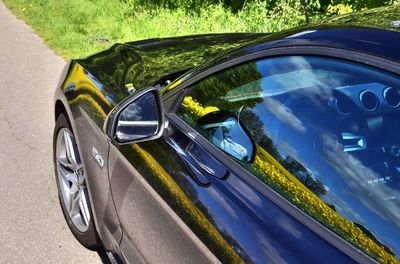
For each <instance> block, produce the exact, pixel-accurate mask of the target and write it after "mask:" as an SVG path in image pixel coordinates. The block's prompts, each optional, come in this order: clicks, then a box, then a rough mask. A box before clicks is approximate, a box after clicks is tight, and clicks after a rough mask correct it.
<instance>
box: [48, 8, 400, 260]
mask: <svg viewBox="0 0 400 264" xmlns="http://www.w3.org/2000/svg"><path fill="white" fill-rule="evenodd" d="M398 11H399V8H398V7H396V8H393V10H391V11H390V12H391V13H390V14H391V15H392V17H390V16H389V15H387V16H385V19H386V20H385V21H389V22H388V23H387V24H382V22H381V17H380V13H379V12H377V13H375V14H373V15H375V17H374V16H373V15H370V19H369V20H368V21H369V24H370V25H368V26H369V27H371V28H359V27H347V26H348V25H355V26H358V25H360V22H357V21H361V20H363V19H364V16H363V15H362V16H358V15H355V16H354V17H351V16H350V17H349V16H346V17H344V18H342V20H340V19H337V20H334V21H333V22H332V24H334V26H332V25H331V26H329V25H328V26H327V25H324V26H320V25H316V26H311V27H309V28H301V29H296V30H291V31H287V32H283V33H277V34H271V35H268V34H220V35H202V36H188V37H180V38H170V39H154V40H147V41H140V42H132V43H126V44H117V45H114V46H113V47H111V48H110V49H109V50H107V51H104V52H102V53H99V54H96V55H93V56H91V57H89V58H87V59H84V60H75V61H73V62H72V63H71V65H70V66H69V69H68V71H67V72H66V76H65V78H64V81H63V82H62V84H61V87H60V89H57V91H56V95H55V105H56V113H55V114H56V117H57V115H58V114H59V113H60V112H64V111H65V112H66V113H67V114H68V116H69V119H70V122H71V125H72V128H73V130H74V132H75V134H76V138H77V141H78V145H79V150H80V153H81V155H82V159H83V165H84V168H85V171H86V172H87V175H89V176H88V183H87V184H88V188H89V191H90V198H91V201H92V209H93V214H94V219H95V223H96V227H97V231H98V232H99V235H100V237H101V239H102V241H103V243H104V246H105V248H106V249H107V250H109V251H112V252H115V253H117V254H119V255H121V256H122V257H123V258H124V259H125V260H126V261H129V262H132V263H136V262H142V261H150V262H157V261H159V260H161V259H162V260H169V261H175V262H189V261H190V262H198V263H201V262H210V261H212V260H214V261H215V260H216V259H215V256H216V257H217V258H218V259H219V260H220V261H222V262H229V263H230V262H239V261H241V260H242V261H245V262H248V263H252V262H254V263H265V262H302V263H351V262H353V261H354V259H352V258H351V256H352V257H354V258H356V259H357V258H358V257H357V256H358V254H360V252H356V251H357V250H356V249H354V250H355V252H356V253H354V255H351V254H349V253H348V252H347V254H348V255H346V254H344V253H343V252H342V251H341V250H339V249H338V248H337V246H336V245H335V244H334V243H330V242H327V241H326V240H325V239H322V238H321V237H320V236H319V235H317V234H316V233H315V232H313V231H311V230H310V229H309V228H308V227H306V226H305V225H304V224H303V223H302V222H301V221H299V220H298V219H295V218H294V217H293V216H292V215H291V214H289V213H288V212H287V211H285V209H283V208H282V206H278V205H277V204H276V203H275V202H273V201H271V200H270V199H268V198H267V196H266V195H264V194H263V193H262V192H260V191H259V190H258V189H257V188H254V182H249V181H248V180H247V178H246V177H243V176H242V175H241V173H240V172H238V171H237V170H235V167H232V166H231V165H230V164H226V163H225V162H224V161H225V160H224V159H223V158H221V157H218V156H214V155H213V154H210V153H207V154H206V155H208V156H209V157H207V158H203V159H204V162H209V164H208V165H210V164H211V165H210V166H215V167H217V171H218V173H217V175H210V174H209V173H207V171H204V169H203V168H202V167H201V166H200V165H201V164H200V165H199V163H198V162H197V163H196V162H195V161H194V160H193V153H192V156H191V155H190V153H186V155H187V156H185V157H183V156H182V153H179V152H177V150H179V148H181V149H186V150H189V152H190V151H192V152H194V150H196V149H195V148H193V144H195V146H196V144H200V145H199V146H200V148H201V143H199V141H198V139H197V138H193V137H191V136H188V134H187V133H185V132H187V130H188V128H187V127H186V128H185V127H184V126H182V124H181V123H180V122H179V121H177V120H176V118H177V117H176V116H175V117H174V115H173V113H170V114H168V120H169V126H168V128H167V130H166V131H165V132H164V135H163V137H162V138H160V139H157V140H154V141H149V142H143V143H138V144H134V145H126V146H114V145H112V144H111V143H110V142H109V140H108V139H107V136H106V135H105V134H104V133H103V125H104V122H105V120H106V116H107V115H108V114H109V113H110V112H111V110H112V109H113V108H114V107H115V106H116V105H117V104H118V103H120V102H122V101H123V100H125V99H126V98H127V97H129V96H131V94H132V93H134V92H133V91H137V90H141V89H144V88H146V87H150V86H157V87H159V88H160V89H161V88H164V87H166V88H165V89H164V90H163V92H164V99H168V101H166V102H165V104H166V105H167V106H171V107H166V108H167V110H168V109H170V110H172V111H173V109H174V108H173V107H172V106H173V105H174V102H175V100H178V99H179V93H178V94H176V92H175V91H176V90H177V89H174V88H172V87H179V85H180V83H185V82H186V81H187V80H190V79H191V78H195V77H196V76H198V75H199V74H202V73H204V72H206V71H207V70H208V69H211V68H213V67H216V66H217V65H220V64H226V66H229V61H231V60H233V59H237V58H240V57H242V56H244V55H249V54H256V53H257V52H260V51H264V50H268V49H271V48H281V47H299V46H300V47H302V46H307V47H310V46H313V47H329V48H333V49H337V51H338V53H340V50H350V51H357V52H361V53H366V54H370V55H373V56H377V57H380V58H385V59H390V60H393V61H398V62H399V61H400V54H399V52H398V51H397V50H398V47H400V36H399V33H397V32H395V31H396V30H398V28H397V27H395V26H393V25H395V23H392V22H390V21H396V19H399V18H398V17H396V16H397V14H398V13H399V12H398ZM346 19H347V20H346ZM349 20H350V22H349ZM342 21H344V22H342ZM374 21H375V23H373V22H374ZM342 23H347V24H346V25H347V26H346V27H344V26H340V25H341V24H342ZM376 28H381V29H376ZM223 53H224V54H225V55H221V54H223ZM196 66H199V67H197V68H195V67H196ZM193 68H194V69H193ZM185 73H186V74H185ZM182 74H184V75H183V77H181V78H178V77H179V76H180V75H182ZM175 79H176V81H175V82H173V83H172V84H171V85H169V86H168V83H169V82H168V80H171V81H173V80H175ZM132 87H133V89H132ZM178 89H179V88H178ZM94 146H95V147H96V149H97V150H98V151H99V153H100V154H101V155H102V156H103V157H104V158H105V161H106V162H105V166H104V167H103V168H100V167H99V166H98V165H97V164H96V163H95V161H94V160H93V158H92V153H91V151H92V148H93V147H94ZM188 146H189V148H187V147H188ZM190 146H192V147H190ZM198 151H199V150H198V149H197V152H198ZM201 151H204V150H201ZM217 153H218V152H217ZM184 154H185V153H184ZM106 157H107V158H106ZM199 159H200V161H201V160H202V158H199ZM210 160H211V162H210ZM200 163H201V162H200ZM149 190H150V191H149ZM151 190H153V192H152V191H151ZM154 191H155V192H154ZM160 198H161V200H163V201H160ZM171 209H172V210H171ZM185 228H186V229H185ZM193 234H194V235H195V236H194V237H193ZM335 239H336V238H335ZM361 254H362V253H361ZM349 255H350V256H349ZM364 260H369V261H371V259H368V257H365V258H364Z"/></svg>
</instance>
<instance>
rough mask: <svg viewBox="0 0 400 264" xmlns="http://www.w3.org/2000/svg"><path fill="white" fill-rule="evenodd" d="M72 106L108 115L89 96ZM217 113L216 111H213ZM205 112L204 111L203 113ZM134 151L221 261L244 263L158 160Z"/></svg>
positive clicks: (133, 147)
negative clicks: (84, 105) (216, 250)
mask: <svg viewBox="0 0 400 264" xmlns="http://www.w3.org/2000/svg"><path fill="white" fill-rule="evenodd" d="M69 103H70V104H82V103H88V104H90V106H91V107H92V108H93V109H95V110H96V114H98V115H100V117H101V118H102V119H103V120H104V119H105V118H106V113H105V112H104V110H103V109H102V108H101V107H100V105H99V104H98V103H97V102H96V101H95V100H93V98H92V97H91V96H89V95H87V94H80V95H78V96H77V97H76V98H75V99H73V100H70V101H69ZM213 111H215V110H213ZM203 112H204V111H203ZM132 150H133V152H134V153H136V154H138V155H139V156H140V157H141V158H142V159H143V160H144V161H145V162H144V164H145V166H147V167H148V168H149V169H150V170H151V171H152V173H153V174H154V176H155V177H157V180H158V182H159V183H160V184H162V185H163V186H164V189H166V190H169V192H170V194H171V195H172V196H173V199H174V202H176V203H177V204H178V205H179V207H181V208H182V209H183V210H184V211H185V213H186V214H187V215H189V217H190V218H192V219H194V222H195V223H197V224H198V226H197V228H198V229H199V230H200V232H202V234H203V235H205V236H207V237H208V238H209V239H210V240H211V241H213V243H214V244H213V246H214V249H216V248H218V249H219V250H221V251H222V252H223V253H224V256H217V257H223V258H224V259H221V260H222V261H224V262H228V263H238V264H239V263H243V261H242V259H241V258H240V257H239V256H238V255H237V254H236V252H235V251H234V250H233V249H232V247H231V246H230V245H229V244H228V243H227V242H226V240H225V239H224V237H223V236H221V234H220V233H219V232H218V230H217V229H215V227H214V226H213V224H212V223H211V222H210V221H209V220H208V219H207V217H205V216H204V214H203V213H202V212H201V211H200V210H199V209H198V208H197V207H196V206H195V205H194V204H193V203H192V201H191V200H190V199H189V198H188V197H187V195H186V194H185V193H184V192H183V191H182V189H181V188H180V187H179V186H178V185H177V184H176V183H175V181H174V180H173V179H172V178H171V176H170V175H169V174H168V173H167V172H166V171H165V170H164V168H163V167H162V166H161V165H160V164H159V163H158V162H157V160H156V159H154V158H153V156H151V154H150V153H148V152H147V151H145V150H144V149H142V148H140V147H139V146H138V145H136V144H133V145H132Z"/></svg>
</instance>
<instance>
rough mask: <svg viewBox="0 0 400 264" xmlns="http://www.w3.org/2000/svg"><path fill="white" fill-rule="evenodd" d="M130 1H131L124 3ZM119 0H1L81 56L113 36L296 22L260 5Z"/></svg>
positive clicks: (261, 28)
mask: <svg viewBox="0 0 400 264" xmlns="http://www.w3.org/2000/svg"><path fill="white" fill-rule="evenodd" d="M127 2H131V4H129V3H127ZM132 2H133V1H123V0H96V1H90V0H68V1H65V0H46V1H44V0H4V3H5V4H6V5H7V6H8V7H9V8H10V9H11V10H12V11H13V12H14V13H15V14H16V15H17V16H18V17H20V18H22V19H24V20H25V21H27V23H28V24H30V25H31V26H32V27H33V28H34V29H35V30H36V31H37V32H38V33H39V35H41V36H42V37H43V38H44V39H45V41H46V43H47V45H49V46H50V47H51V48H53V49H54V50H55V51H56V52H57V53H58V54H60V55H61V56H63V57H64V58H72V57H74V58H77V57H84V56H87V55H89V54H91V53H94V52H97V51H100V50H104V49H105V48H107V47H109V46H110V45H111V44H112V43H115V42H127V41H132V40H138V39H146V38H154V37H166V36H177V35H189V34H197V33H210V32H239V31H241V32H270V31H277V30H281V29H283V28H288V27H292V26H296V25H297V24H298V23H299V21H300V20H299V19H298V18H295V19H293V17H296V16H288V17H286V18H284V19H282V17H281V16H279V17H278V16H277V17H276V18H274V19H271V18H267V17H266V16H265V9H262V6H261V5H259V6H258V7H257V6H253V7H252V8H248V9H245V10H243V11H240V12H239V13H238V14H233V13H232V12H230V11H228V10H226V9H225V8H223V7H222V5H216V6H210V7H207V8H203V9H201V13H200V15H198V14H196V13H188V12H186V11H185V10H183V9H177V10H167V9H162V8H159V9H156V10H152V11H143V10H142V11H133V10H134V8H136V10H139V9H140V8H139V7H137V6H136V7H134V6H133V4H132Z"/></svg>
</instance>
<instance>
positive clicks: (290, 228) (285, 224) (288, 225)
mask: <svg viewBox="0 0 400 264" xmlns="http://www.w3.org/2000/svg"><path fill="white" fill-rule="evenodd" d="M278 223H279V225H280V226H281V227H282V228H283V229H285V230H286V231H287V232H288V233H289V234H291V235H292V236H294V237H296V238H297V239H301V238H302V235H301V232H300V231H299V230H298V229H296V227H295V226H294V225H293V223H292V222H290V221H289V220H288V218H286V217H280V218H279V219H278Z"/></svg>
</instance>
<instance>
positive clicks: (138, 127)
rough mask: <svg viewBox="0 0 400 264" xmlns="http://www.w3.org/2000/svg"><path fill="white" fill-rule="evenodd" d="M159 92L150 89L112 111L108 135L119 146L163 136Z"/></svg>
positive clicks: (162, 115) (108, 121) (107, 126)
mask: <svg viewBox="0 0 400 264" xmlns="http://www.w3.org/2000/svg"><path fill="white" fill-rule="evenodd" d="M163 117H164V114H163V111H162V106H161V101H160V95H159V93H158V90H156V89H154V88H149V89H146V90H143V91H141V92H139V93H138V94H136V95H135V96H133V97H131V98H129V99H128V100H127V101H125V102H123V103H122V104H121V105H120V106H117V107H116V109H114V110H113V111H112V113H111V114H110V116H109V117H108V119H107V121H106V127H105V130H106V133H107V135H108V137H109V138H110V139H111V140H113V141H114V142H115V143H117V144H130V143H136V142H140V141H145V140H151V139H155V138H158V137H160V136H161V134H162V131H163V128H164V118H163Z"/></svg>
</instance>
